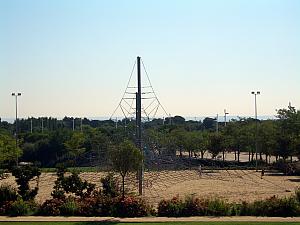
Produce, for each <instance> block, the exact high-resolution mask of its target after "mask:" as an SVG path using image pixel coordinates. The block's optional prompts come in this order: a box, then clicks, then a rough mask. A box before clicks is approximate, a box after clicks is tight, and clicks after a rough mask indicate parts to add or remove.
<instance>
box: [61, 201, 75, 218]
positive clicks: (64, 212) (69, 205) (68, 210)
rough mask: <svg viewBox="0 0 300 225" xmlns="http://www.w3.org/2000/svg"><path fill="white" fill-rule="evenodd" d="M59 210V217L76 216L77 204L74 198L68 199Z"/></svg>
mask: <svg viewBox="0 0 300 225" xmlns="http://www.w3.org/2000/svg"><path fill="white" fill-rule="evenodd" d="M59 209H60V215H61V216H74V215H76V214H78V204H77V202H76V201H75V199H74V198H68V199H67V200H66V201H65V202H64V203H63V204H62V205H61V206H60V208H59Z"/></svg>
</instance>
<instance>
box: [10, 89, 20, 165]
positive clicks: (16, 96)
mask: <svg viewBox="0 0 300 225" xmlns="http://www.w3.org/2000/svg"><path fill="white" fill-rule="evenodd" d="M11 95H12V96H14V97H15V98H16V133H15V137H16V164H17V166H18V164H19V163H18V161H19V156H18V97H19V96H21V93H15V92H13V93H12V94H11Z"/></svg>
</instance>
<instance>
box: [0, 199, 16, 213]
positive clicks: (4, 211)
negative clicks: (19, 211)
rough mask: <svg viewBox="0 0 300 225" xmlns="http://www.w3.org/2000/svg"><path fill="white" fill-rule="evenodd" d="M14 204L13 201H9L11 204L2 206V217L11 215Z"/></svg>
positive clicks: (0, 210) (7, 203)
mask: <svg viewBox="0 0 300 225" xmlns="http://www.w3.org/2000/svg"><path fill="white" fill-rule="evenodd" d="M12 203H13V202H12V201H9V202H3V203H1V204H0V215H1V216H6V215H8V214H9V211H10V209H11V204H12Z"/></svg>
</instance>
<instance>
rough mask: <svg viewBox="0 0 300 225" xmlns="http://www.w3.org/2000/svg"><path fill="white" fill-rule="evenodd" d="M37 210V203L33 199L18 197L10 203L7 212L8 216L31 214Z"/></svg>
mask: <svg viewBox="0 0 300 225" xmlns="http://www.w3.org/2000/svg"><path fill="white" fill-rule="evenodd" d="M36 210H37V205H36V204H35V203H34V202H33V201H24V200H23V199H22V198H18V199H17V200H16V201H14V202H12V203H11V206H10V209H9V211H8V214H9V215H10V216H26V215H30V214H33V213H34V212H35V211H36Z"/></svg>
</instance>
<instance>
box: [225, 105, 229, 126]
mask: <svg viewBox="0 0 300 225" xmlns="http://www.w3.org/2000/svg"><path fill="white" fill-rule="evenodd" d="M227 114H229V113H228V112H226V109H224V121H225V127H226V115H227Z"/></svg>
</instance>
